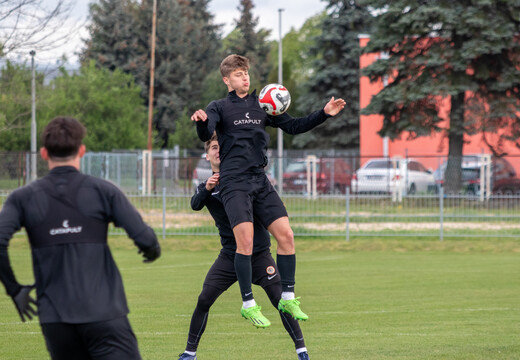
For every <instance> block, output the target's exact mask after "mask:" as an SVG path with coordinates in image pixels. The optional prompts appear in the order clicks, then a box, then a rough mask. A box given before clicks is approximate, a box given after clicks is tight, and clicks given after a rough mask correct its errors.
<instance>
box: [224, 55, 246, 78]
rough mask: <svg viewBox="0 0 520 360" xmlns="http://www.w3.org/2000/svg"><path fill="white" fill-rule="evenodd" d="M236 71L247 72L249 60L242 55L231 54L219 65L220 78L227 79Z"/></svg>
mask: <svg viewBox="0 0 520 360" xmlns="http://www.w3.org/2000/svg"><path fill="white" fill-rule="evenodd" d="M236 69H244V70H249V59H248V58H246V57H245V56H242V55H237V54H232V55H229V56H227V57H226V58H225V59H224V60H222V62H221V63H220V74H221V75H222V77H228V76H229V75H230V74H231V73H232V72H233V71H235V70H236Z"/></svg>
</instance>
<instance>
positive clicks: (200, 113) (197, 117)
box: [191, 109, 208, 121]
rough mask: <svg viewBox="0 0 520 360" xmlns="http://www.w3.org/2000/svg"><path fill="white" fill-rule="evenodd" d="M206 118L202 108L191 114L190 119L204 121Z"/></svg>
mask: <svg viewBox="0 0 520 360" xmlns="http://www.w3.org/2000/svg"><path fill="white" fill-rule="evenodd" d="M206 120H208V115H207V114H206V112H205V111H204V110H200V109H199V110H197V111H195V112H194V113H193V115H191V121H206Z"/></svg>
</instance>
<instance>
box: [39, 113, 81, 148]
mask: <svg viewBox="0 0 520 360" xmlns="http://www.w3.org/2000/svg"><path fill="white" fill-rule="evenodd" d="M86 133H87V129H85V127H84V126H83V125H82V124H81V123H80V122H79V121H78V120H76V119H74V118H71V117H64V116H58V117H55V118H54V119H52V120H51V122H49V123H48V124H47V126H45V129H43V132H42V135H41V140H42V144H43V146H44V147H45V148H46V149H47V152H48V154H49V156H50V157H51V158H67V157H71V156H75V155H76V154H77V153H78V151H79V147H80V146H81V143H82V141H83V138H84V137H85V135H86Z"/></svg>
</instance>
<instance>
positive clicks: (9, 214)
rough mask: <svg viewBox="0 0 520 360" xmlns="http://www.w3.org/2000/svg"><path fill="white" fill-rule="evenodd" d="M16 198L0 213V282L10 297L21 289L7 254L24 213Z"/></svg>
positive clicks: (12, 196) (10, 198) (5, 204)
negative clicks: (10, 241) (20, 209)
mask: <svg viewBox="0 0 520 360" xmlns="http://www.w3.org/2000/svg"><path fill="white" fill-rule="evenodd" d="M15 197H16V195H15V193H13V194H11V195H10V196H9V197H8V198H7V200H6V202H5V203H4V206H3V208H2V211H1V212H0V281H1V282H2V284H4V287H5V290H6V292H7V294H8V295H10V296H13V295H15V294H16V293H18V291H20V288H21V285H20V284H19V283H18V281H16V278H15V276H14V273H13V269H12V267H11V263H10V262H9V255H8V252H7V246H8V244H9V240H11V237H12V236H13V234H14V233H15V232H17V231H18V230H20V228H21V219H20V217H21V216H22V212H21V211H19V207H18V206H17V204H16V200H15Z"/></svg>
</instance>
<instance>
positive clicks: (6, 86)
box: [0, 61, 44, 151]
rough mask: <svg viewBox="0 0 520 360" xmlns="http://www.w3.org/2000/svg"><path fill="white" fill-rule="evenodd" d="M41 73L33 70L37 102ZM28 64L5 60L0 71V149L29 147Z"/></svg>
mask: <svg viewBox="0 0 520 360" xmlns="http://www.w3.org/2000/svg"><path fill="white" fill-rule="evenodd" d="M43 79H44V76H43V74H41V73H39V72H36V78H35V80H36V81H35V82H36V94H37V99H36V102H37V104H39V103H40V94H41V92H42V88H43ZM31 83H32V73H31V68H30V67H29V66H27V64H25V63H23V64H14V63H12V62H10V61H6V63H5V66H4V67H3V68H2V69H1V72H0V149H1V150H4V151H17V150H18V151H20V150H25V151H28V150H29V149H30V148H31V145H30V144H31V143H30V141H31V132H30V131H31V108H32V96H31Z"/></svg>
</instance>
